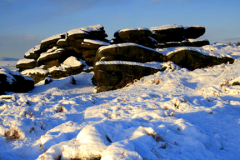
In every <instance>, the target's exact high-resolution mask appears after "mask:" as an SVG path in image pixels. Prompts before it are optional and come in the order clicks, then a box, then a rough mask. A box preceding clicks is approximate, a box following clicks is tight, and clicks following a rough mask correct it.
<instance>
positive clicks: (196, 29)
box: [184, 26, 205, 39]
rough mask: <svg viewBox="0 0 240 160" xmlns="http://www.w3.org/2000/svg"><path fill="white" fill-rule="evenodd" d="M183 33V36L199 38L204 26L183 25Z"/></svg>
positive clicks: (203, 31)
mask: <svg viewBox="0 0 240 160" xmlns="http://www.w3.org/2000/svg"><path fill="white" fill-rule="evenodd" d="M184 29H185V33H184V36H185V38H187V39H189V38H194V39H196V38H199V37H200V36H202V35H203V34H204V33H205V27H203V26H186V27H184Z"/></svg>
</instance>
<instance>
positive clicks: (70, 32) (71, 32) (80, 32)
mask: <svg viewBox="0 0 240 160" xmlns="http://www.w3.org/2000/svg"><path fill="white" fill-rule="evenodd" d="M67 34H68V36H71V35H75V34H88V33H87V32H84V31H83V30H81V29H80V28H78V29H73V30H70V31H68V32H67Z"/></svg>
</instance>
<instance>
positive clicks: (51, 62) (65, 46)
mask: <svg viewBox="0 0 240 160" xmlns="http://www.w3.org/2000/svg"><path fill="white" fill-rule="evenodd" d="M106 37H107V34H106V33H105V30H104V28H103V26H101V25H94V26H87V27H82V28H77V29H73V30H70V31H68V32H66V33H62V34H57V35H54V36H51V37H49V38H46V39H44V40H42V41H41V44H40V45H38V46H35V47H34V48H32V49H30V50H29V51H28V52H26V53H25V56H24V58H25V59H21V60H19V61H18V63H17V66H16V67H17V68H19V70H20V71H24V70H29V69H31V71H29V72H27V73H28V74H27V75H28V76H31V77H34V82H35V83H37V82H38V81H39V80H43V79H44V78H45V77H46V76H48V75H49V74H51V76H52V78H61V77H62V76H69V75H71V74H78V73H80V72H82V71H83V64H81V65H80V66H81V67H80V66H78V67H69V66H68V67H67V68H65V67H66V66H64V65H62V64H63V63H64V61H65V60H66V59H67V58H69V57H72V56H73V57H75V58H76V59H83V60H84V61H86V64H87V65H88V66H93V62H94V59H95V55H96V52H97V49H98V48H99V47H101V46H106V45H109V44H110V43H108V40H107V39H106ZM35 67H37V68H38V69H39V68H40V69H44V70H49V69H50V68H51V71H52V73H50V72H49V74H47V75H41V76H40V77H42V78H37V76H36V74H38V75H39V74H40V73H41V72H40V73H39V72H36V74H35V73H33V70H34V68H35ZM52 67H55V69H56V70H55V71H53V68H52ZM59 67H60V69H59ZM38 69H35V71H36V70H38ZM60 70H61V72H60ZM24 73H26V72H24ZM60 73H61V74H60Z"/></svg>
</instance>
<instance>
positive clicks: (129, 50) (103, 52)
mask: <svg viewBox="0 0 240 160" xmlns="http://www.w3.org/2000/svg"><path fill="white" fill-rule="evenodd" d="M113 60H119V61H132V62H140V63H144V62H151V61H157V62H163V61H166V57H165V56H164V55H163V54H161V53H159V52H157V51H156V50H154V49H151V48H148V47H144V46H142V45H138V44H135V43H122V44H113V45H110V46H107V47H101V48H100V49H99V50H98V52H97V54H96V57H95V63H96V62H97V61H113Z"/></svg>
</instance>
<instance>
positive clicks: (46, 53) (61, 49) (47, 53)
mask: <svg viewBox="0 0 240 160" xmlns="http://www.w3.org/2000/svg"><path fill="white" fill-rule="evenodd" d="M63 51H64V49H63V48H58V49H56V50H55V49H51V50H50V51H49V52H43V53H41V54H40V56H39V58H38V59H37V61H40V60H41V59H43V58H45V57H47V56H50V55H53V54H60V53H62V52H63Z"/></svg>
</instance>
